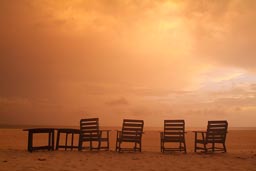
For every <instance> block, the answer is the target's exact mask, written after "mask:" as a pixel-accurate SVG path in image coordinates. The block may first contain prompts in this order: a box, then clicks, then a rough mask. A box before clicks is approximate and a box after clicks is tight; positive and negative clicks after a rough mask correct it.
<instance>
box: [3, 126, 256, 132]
mask: <svg viewBox="0 0 256 171" xmlns="http://www.w3.org/2000/svg"><path fill="white" fill-rule="evenodd" d="M27 128H77V129H78V128H79V126H71V125H0V129H27ZM101 128H102V129H110V130H119V129H121V127H118V126H101ZM205 129H206V127H186V130H188V131H192V130H205ZM228 129H229V130H256V127H229V128H228ZM144 130H145V131H161V130H163V128H162V127H145V128H144Z"/></svg>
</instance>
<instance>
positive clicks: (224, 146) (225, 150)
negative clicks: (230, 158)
mask: <svg viewBox="0 0 256 171" xmlns="http://www.w3.org/2000/svg"><path fill="white" fill-rule="evenodd" d="M223 148H224V153H226V152H227V149H226V145H225V143H223Z"/></svg>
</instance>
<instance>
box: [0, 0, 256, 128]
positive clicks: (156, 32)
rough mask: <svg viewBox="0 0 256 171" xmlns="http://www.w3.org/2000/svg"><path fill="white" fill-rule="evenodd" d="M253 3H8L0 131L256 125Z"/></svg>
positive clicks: (2, 18)
mask: <svg viewBox="0 0 256 171" xmlns="http://www.w3.org/2000/svg"><path fill="white" fill-rule="evenodd" d="M255 9H256V1H254V0H247V1H243V0H226V1H208V0H198V1H194V0H187V1H178V0H161V1H151V0H145V1H136V0H126V1H118V0H113V1H108V0H95V1H90V0H69V1H62V0H53V1H47V0H37V1H33V0H24V1H19V0H2V1H1V2H0V23H1V29H0V36H1V39H0V80H1V84H0V116H1V119H0V125H24V124H29V125H77V123H79V120H80V119H81V118H88V117H99V118H100V122H102V124H103V125H104V126H111V125H116V126H118V125H121V123H122V119H124V118H134V119H143V120H144V121H145V123H147V125H150V126H151V127H161V126H162V124H163V120H164V119H185V120H186V126H188V127H204V126H205V125H206V124H207V121H208V120H228V122H229V126H230V127H255V126H256V67H255V66H256V48H255V45H256V11H255Z"/></svg>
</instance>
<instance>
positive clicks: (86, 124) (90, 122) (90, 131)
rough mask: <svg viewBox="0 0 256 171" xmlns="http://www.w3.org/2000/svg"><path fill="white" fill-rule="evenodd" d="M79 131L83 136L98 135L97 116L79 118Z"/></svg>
mask: <svg viewBox="0 0 256 171" xmlns="http://www.w3.org/2000/svg"><path fill="white" fill-rule="evenodd" d="M80 131H81V135H82V136H83V137H99V135H100V132H99V118H88V119H81V120H80Z"/></svg>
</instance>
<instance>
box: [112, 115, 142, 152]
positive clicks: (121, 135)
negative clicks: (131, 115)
mask: <svg viewBox="0 0 256 171" xmlns="http://www.w3.org/2000/svg"><path fill="white" fill-rule="evenodd" d="M143 127H144V121H143V120H134V119H124V120H123V126H122V131H117V137H116V151H119V152H121V151H122V150H127V151H128V150H133V151H140V152H141V139H142V134H143ZM123 142H128V143H134V147H133V148H121V144H122V143H123Z"/></svg>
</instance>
